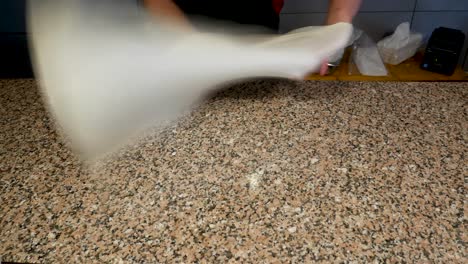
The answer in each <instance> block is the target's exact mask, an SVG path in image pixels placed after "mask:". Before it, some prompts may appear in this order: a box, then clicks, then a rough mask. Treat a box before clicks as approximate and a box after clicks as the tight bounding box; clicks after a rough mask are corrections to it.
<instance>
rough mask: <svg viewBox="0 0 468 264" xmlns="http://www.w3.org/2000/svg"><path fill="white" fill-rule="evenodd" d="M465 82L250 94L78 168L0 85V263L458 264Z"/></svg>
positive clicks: (40, 111) (24, 93)
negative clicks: (92, 164) (112, 156)
mask: <svg viewBox="0 0 468 264" xmlns="http://www.w3.org/2000/svg"><path fill="white" fill-rule="evenodd" d="M467 103H468V84H467V83H359V82H354V83H351V82H349V83H346V82H312V81H310V82H299V81H284V80H257V81H253V82H248V83H243V84H238V85H235V86H234V87H229V88H226V89H224V90H222V91H221V92H219V93H217V94H215V95H214V96H213V97H212V98H209V99H208V100H207V102H206V103H205V104H203V105H202V106H200V107H199V108H198V109H196V110H195V111H194V112H193V113H191V114H190V115H189V116H187V117H186V118H184V119H182V120H181V121H180V123H178V124H176V125H174V126H173V127H170V128H168V129H167V130H165V131H164V132H163V133H162V134H160V135H159V136H155V135H151V134H149V135H148V136H147V137H146V138H145V139H144V140H142V141H141V142H138V144H135V145H134V146H132V147H131V148H129V149H128V150H126V151H124V152H122V153H119V154H118V155H117V156H116V157H115V159H113V160H112V159H110V160H107V161H104V162H103V163H102V164H100V165H99V166H97V167H94V168H91V169H89V168H86V167H84V166H83V164H82V163H81V162H80V161H79V160H78V159H77V157H76V156H74V155H73V153H71V152H70V150H69V149H68V147H67V144H66V143H65V141H64V140H62V138H61V137H59V136H58V135H57V133H56V131H55V127H54V125H53V123H52V121H51V120H50V119H49V117H48V115H47V113H46V112H45V110H44V107H43V104H42V102H41V100H40V95H39V93H38V91H37V86H36V83H35V81H33V80H0V173H1V178H0V256H2V259H3V261H21V262H30V263H65V262H72V263H76V262H85V263H95V262H99V263H102V262H104V263H156V262H173V263H193V262H199V263H236V262H251V263H285V262H295V263H303V262H306V263H310V262H327V263H328V262H335V263H340V262H343V263H363V262H367V263H369V262H370V263H383V262H386V263H396V262H409V263H430V262H436V263H466V261H467V259H466V257H467V256H466V253H467V251H466V242H467V240H468V237H467V232H466V229H467V221H466V217H465V215H464V211H465V210H466V208H467V205H466V203H465V200H466V199H465V197H466V193H465V181H466V178H467V176H468V175H467V161H466V156H465V155H466V152H467V136H468V134H467V131H468V130H467V128H468V109H467Z"/></svg>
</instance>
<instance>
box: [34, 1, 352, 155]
mask: <svg viewBox="0 0 468 264" xmlns="http://www.w3.org/2000/svg"><path fill="white" fill-rule="evenodd" d="M98 3H99V4H98ZM113 3H114V2H112V1H103V2H101V1H86V0H85V1H63V0H57V1H53V0H41V1H30V5H29V27H30V33H31V34H32V42H31V51H32V55H33V60H34V67H35V72H36V76H37V77H38V79H39V81H40V86H41V88H42V91H43V95H44V98H45V99H46V103H47V106H48V107H49V110H50V111H51V113H52V114H53V115H54V117H55V118H56V120H57V121H58V124H59V125H60V126H61V127H62V128H63V131H64V132H65V133H66V135H67V136H68V137H69V138H70V139H71V140H72V143H73V145H74V147H75V150H77V151H79V152H80V153H81V154H82V155H84V157H85V158H87V159H92V158H96V157H98V156H100V155H102V154H104V153H108V152H109V151H113V150H115V149H116V148H118V147H120V146H123V145H125V144H126V143H128V141H129V139H131V138H132V137H133V136H135V135H138V134H139V133H140V132H142V131H143V130H144V129H145V128H147V127H149V126H155V125H161V124H163V123H164V122H167V121H171V120H175V119H177V118H178V117H179V116H180V114H181V113H182V112H184V111H186V110H190V109H191V107H192V106H194V104H196V103H197V102H200V101H201V100H203V98H204V96H205V95H206V94H207V93H208V92H210V91H211V90H213V89H216V88H219V87H220V86H221V85H224V84H226V83H229V82H232V81H238V80H243V79H247V78H253V77H283V78H303V77H304V76H305V75H306V74H307V73H309V72H311V71H315V70H317V69H318V67H319V65H320V63H321V61H322V60H323V59H325V58H327V57H328V56H330V55H332V54H333V53H334V52H336V51H337V50H339V49H342V48H343V47H344V46H345V45H346V43H347V41H348V38H349V37H350V36H351V33H352V25H351V24H346V23H341V24H335V25H332V26H324V27H319V28H317V27H313V28H302V29H300V30H296V31H293V32H290V33H289V34H285V35H281V36H278V35H249V36H248V37H245V36H240V35H239V34H230V33H229V32H231V31H230V30H233V31H232V32H234V29H235V30H236V32H237V33H238V31H239V30H243V28H242V27H240V26H238V27H234V26H233V27H232V28H227V30H226V31H225V32H226V33H224V34H221V33H219V32H218V33H213V32H212V33H208V32H205V31H204V32H197V31H189V30H188V29H183V28H176V27H174V26H172V25H171V24H168V23H166V21H164V20H163V19H156V18H153V17H148V16H147V15H145V14H144V13H140V14H130V12H126V11H125V10H127V9H125V8H127V6H126V5H115V4H113ZM207 23H208V24H207V25H208V26H213V27H215V26H216V24H215V23H214V22H213V23H212V24H209V23H210V22H209V20H208V21H207ZM244 28H248V27H244Z"/></svg>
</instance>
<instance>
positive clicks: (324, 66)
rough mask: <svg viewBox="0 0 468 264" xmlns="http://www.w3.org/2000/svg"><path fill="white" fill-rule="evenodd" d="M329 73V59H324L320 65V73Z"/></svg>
mask: <svg viewBox="0 0 468 264" xmlns="http://www.w3.org/2000/svg"><path fill="white" fill-rule="evenodd" d="M327 74H328V60H324V61H323V62H322V66H320V75H322V76H323V75H327Z"/></svg>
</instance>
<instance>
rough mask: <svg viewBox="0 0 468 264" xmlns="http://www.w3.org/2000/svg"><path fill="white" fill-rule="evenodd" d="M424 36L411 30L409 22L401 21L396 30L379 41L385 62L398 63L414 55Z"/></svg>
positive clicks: (378, 44) (379, 47) (378, 45)
mask: <svg viewBox="0 0 468 264" xmlns="http://www.w3.org/2000/svg"><path fill="white" fill-rule="evenodd" d="M422 39H423V36H422V34H419V33H412V32H411V31H410V24H409V23H408V22H404V23H401V24H400V25H399V26H398V27H397V28H396V30H395V32H394V33H393V34H392V35H390V36H388V37H386V38H384V39H382V40H381V41H379V42H378V43H377V47H378V49H379V52H380V55H381V56H382V59H383V61H384V62H385V63H388V64H392V65H397V64H400V63H401V62H403V61H405V60H406V59H409V58H411V57H412V56H414V54H415V53H416V51H417V50H418V48H419V47H420V46H421V43H422Z"/></svg>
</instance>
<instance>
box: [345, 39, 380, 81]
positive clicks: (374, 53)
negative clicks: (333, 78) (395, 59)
mask: <svg viewBox="0 0 468 264" xmlns="http://www.w3.org/2000/svg"><path fill="white" fill-rule="evenodd" d="M354 65H355V66H356V67H357V69H358V70H359V72H360V73H361V74H362V75H368V76H387V75H388V72H387V68H386V67H385V65H384V63H383V61H382V58H381V57H380V54H379V51H378V49H377V45H376V44H375V42H374V41H373V40H372V39H371V38H370V37H369V36H368V35H367V34H366V33H365V32H362V34H361V36H360V37H359V39H358V40H357V41H356V42H355V43H354V45H353V48H352V52H351V56H350V63H349V67H350V68H349V73H350V74H352V69H353V67H354Z"/></svg>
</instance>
